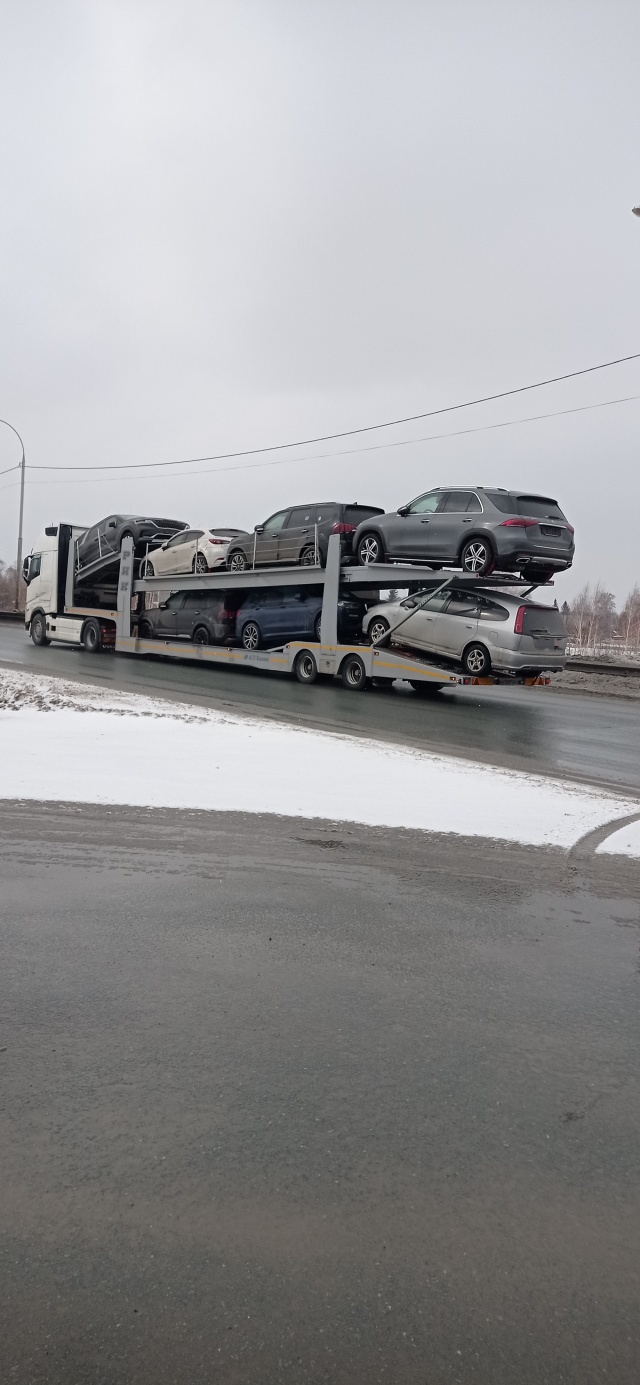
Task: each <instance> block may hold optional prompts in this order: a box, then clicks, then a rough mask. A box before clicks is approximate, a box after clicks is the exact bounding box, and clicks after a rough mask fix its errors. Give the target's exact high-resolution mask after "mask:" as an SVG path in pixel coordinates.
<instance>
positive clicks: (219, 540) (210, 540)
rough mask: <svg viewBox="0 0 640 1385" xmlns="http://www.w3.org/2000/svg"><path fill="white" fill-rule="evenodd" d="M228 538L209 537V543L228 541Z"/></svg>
mask: <svg viewBox="0 0 640 1385" xmlns="http://www.w3.org/2000/svg"><path fill="white" fill-rule="evenodd" d="M228 542H229V540H228V539H207V543H228Z"/></svg>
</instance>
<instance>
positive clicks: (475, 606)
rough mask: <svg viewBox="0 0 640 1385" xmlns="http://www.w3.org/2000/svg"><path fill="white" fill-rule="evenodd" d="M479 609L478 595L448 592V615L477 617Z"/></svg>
mask: <svg viewBox="0 0 640 1385" xmlns="http://www.w3.org/2000/svg"><path fill="white" fill-rule="evenodd" d="M479 609H480V600H479V597H477V596H474V595H473V594H472V593H469V592H462V591H453V592H451V593H450V594H449V605H448V606H447V615H448V616H474V617H475V618H476V619H477V617H478V612H479Z"/></svg>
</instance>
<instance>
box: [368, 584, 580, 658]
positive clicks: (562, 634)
mask: <svg viewBox="0 0 640 1385" xmlns="http://www.w3.org/2000/svg"><path fill="white" fill-rule="evenodd" d="M436 580H437V579H436ZM362 629H363V631H364V634H365V635H366V636H367V639H368V640H369V641H370V642H371V644H378V643H379V641H380V640H382V639H383V638H384V636H385V635H386V634H387V632H388V631H389V630H390V631H391V636H390V640H391V643H392V644H397V645H406V646H407V647H408V648H410V649H416V650H419V651H420V652H421V653H425V654H438V655H440V656H441V657H443V658H444V659H447V660H449V659H452V660H455V662H456V663H457V664H462V667H463V669H464V671H465V673H470V674H472V675H474V676H475V677H480V678H481V677H484V676H486V675H487V674H489V673H490V672H491V669H492V668H493V669H494V670H495V671H496V673H511V674H521V675H526V674H538V673H542V672H545V673H546V672H554V671H556V670H559V669H563V668H564V666H565V662H566V656H565V650H566V644H567V632H566V629H565V624H564V620H563V619H562V616H561V614H560V611H559V610H558V609H557V607H556V606H541V605H539V603H538V602H536V601H529V600H527V599H526V597H524V598H523V597H522V596H514V595H513V593H511V592H505V591H499V590H498V591H496V590H492V591H491V593H490V594H487V593H486V591H484V590H483V591H479V590H478V589H477V588H475V589H474V588H473V587H471V586H465V587H464V588H460V587H452V588H449V589H447V588H445V589H444V591H435V592H434V595H433V596H432V597H431V598H430V599H429V598H428V590H424V591H422V592H416V594H415V596H409V597H407V598H406V600H405V601H386V602H382V603H380V604H379V605H377V606H372V607H370V609H369V610H368V611H367V614H366V616H365V618H364V620H363V622H362Z"/></svg>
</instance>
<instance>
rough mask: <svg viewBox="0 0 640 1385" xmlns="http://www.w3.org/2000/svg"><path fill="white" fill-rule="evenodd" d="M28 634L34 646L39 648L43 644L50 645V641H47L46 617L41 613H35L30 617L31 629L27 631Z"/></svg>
mask: <svg viewBox="0 0 640 1385" xmlns="http://www.w3.org/2000/svg"><path fill="white" fill-rule="evenodd" d="M29 634H30V635H31V638H32V640H33V643H34V644H37V645H40V646H42V645H45V644H51V640H48V639H47V620H46V616H45V615H44V614H43V612H42V611H36V613H35V615H34V616H32V617H31V627H30V630H29Z"/></svg>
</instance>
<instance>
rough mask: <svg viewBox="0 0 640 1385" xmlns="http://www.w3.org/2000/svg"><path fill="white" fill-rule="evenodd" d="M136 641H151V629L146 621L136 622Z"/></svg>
mask: <svg viewBox="0 0 640 1385" xmlns="http://www.w3.org/2000/svg"><path fill="white" fill-rule="evenodd" d="M138 639H139V640H152V639H153V627H152V626H151V625H150V624H149V621H148V620H139V621H138Z"/></svg>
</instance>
